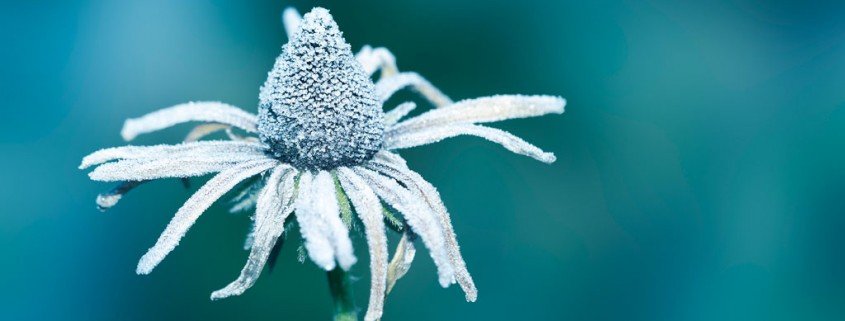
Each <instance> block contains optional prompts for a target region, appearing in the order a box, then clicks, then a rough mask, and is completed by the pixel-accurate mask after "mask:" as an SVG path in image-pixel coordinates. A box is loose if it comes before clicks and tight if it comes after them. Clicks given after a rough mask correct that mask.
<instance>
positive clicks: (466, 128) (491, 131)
mask: <svg viewBox="0 0 845 321" xmlns="http://www.w3.org/2000/svg"><path fill="white" fill-rule="evenodd" d="M460 135H472V136H478V137H481V138H484V139H487V140H489V141H491V142H494V143H497V144H499V145H502V147H504V148H506V149H507V150H509V151H511V152H514V153H517V154H520V155H525V156H528V157H531V158H534V159H536V160H539V161H541V162H544V163H554V161H555V159H556V158H555V155H554V154H552V153H547V152H544V151H543V150H541V149H539V148H537V147H536V146H534V145H531V144H529V143H528V142H526V141H524V140H522V139H520V138H519V137H516V136H514V135H511V134H509V133H508V132H505V131H502V130H499V129H495V128H490V127H484V126H481V125H450V126H441V127H434V128H430V129H425V130H420V131H415V132H409V133H402V134H396V135H388V136H387V137H385V141H384V145H385V148H386V149H401V148H409V147H416V146H421V145H427V144H431V143H436V142H439V141H441V140H444V139H446V138H450V137H455V136H460Z"/></svg>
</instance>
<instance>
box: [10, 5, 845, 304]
mask: <svg viewBox="0 0 845 321" xmlns="http://www.w3.org/2000/svg"><path fill="white" fill-rule="evenodd" d="M288 5H294V6H296V7H297V8H299V9H300V10H307V9H309V8H310V7H313V6H315V5H321V6H325V7H327V8H329V9H330V10H331V11H332V13H333V14H334V16H335V18H336V20H337V21H338V23H339V24H340V26H341V29H342V30H343V31H344V32H345V35H346V39H347V40H348V41H349V42H350V43H351V44H352V46H353V47H354V48H360V46H362V45H364V44H372V45H376V46H387V47H389V48H390V49H392V50H393V52H394V53H395V54H396V56H397V57H398V63H399V66H400V68H401V69H403V70H413V71H417V72H420V73H421V74H423V75H424V76H426V77H428V79H430V80H431V81H432V82H433V83H435V84H437V85H439V86H440V87H441V88H442V89H443V90H444V91H445V92H446V93H447V94H449V95H450V96H452V97H453V98H456V99H461V98H472V97H478V96H485V95H491V94H499V93H524V94H554V95H561V96H564V97H566V98H567V99H568V106H567V111H566V113H565V114H563V115H555V116H547V117H542V118H537V119H524V120H515V121H509V122H505V123H501V124H497V125H495V126H496V127H499V128H503V129H507V130H509V131H512V132H513V133H515V134H517V135H519V136H521V137H523V138H525V139H526V140H528V141H530V142H533V143H535V144H536V145H538V146H540V147H542V148H544V149H546V150H548V151H552V152H554V153H556V154H557V156H558V161H557V162H556V163H554V164H552V165H544V164H541V163H538V162H536V161H533V160H532V159H529V158H526V157H522V156H518V155H514V154H510V153H509V152H507V151H506V150H504V149H502V148H500V147H499V146H496V145H494V144H491V143H488V142H485V141H483V140H481V139H477V138H454V139H450V140H447V141H445V142H442V143H440V144H437V145H433V146H427V147H422V148H417V149H412V150H407V151H403V152H402V154H403V155H404V156H406V157H407V158H408V160H409V162H410V164H411V166H412V167H413V168H415V169H417V170H418V171H419V172H420V173H422V174H423V176H425V177H426V178H428V179H429V180H430V181H431V182H432V183H434V184H435V185H436V186H438V187H439V189H440V191H441V194H442V195H443V197H444V200H445V202H446V204H447V206H448V207H449V208H450V210H451V212H452V215H453V219H454V224H455V227H456V229H457V232H458V234H459V240H460V242H461V245H462V249H463V251H464V253H465V256H466V259H467V261H468V265H469V267H470V270H471V272H472V273H473V275H474V277H475V281H476V283H477V284H478V287H479V289H480V296H479V300H478V302H476V303H472V304H470V303H466V302H464V299H463V295H462V293H461V292H460V290H459V289H458V288H457V287H452V288H449V289H441V288H440V287H439V286H438V284H437V282H436V274H435V271H434V267H433V264H431V263H430V260H429V259H428V257H427V255H426V254H425V253H424V252H422V253H420V254H419V255H418V257H417V260H416V262H415V266H414V268H413V269H412V270H411V272H410V273H409V274H408V275H407V276H406V277H405V278H404V279H402V280H401V281H400V283H399V284H398V286H397V287H396V289H395V290H394V292H393V293H391V294H390V296H389V298H388V303H387V307H386V317H385V320H776V319H783V320H796V319H801V320H842V319H845V254H843V250H842V245H843V244H845V215H843V214H845V213H843V212H845V211H844V210H845V169H843V166H845V151H843V147H845V42H844V41H843V40H845V6H843V5H842V4H835V3H834V2H830V3H826V2H821V1H819V2H814V3H810V2H805V1H782V0H769V1H762V0H743V1H727V0H717V1H662V0H661V1H532V0H522V1H500V0H490V1H455V0H426V1H402V2H401V3H398V2H394V1H383V2H382V1H379V2H375V1H354V2H353V1H326V2H316V3H314V2H309V1H290V2H287V1H17V2H3V3H2V4H0V43H2V46H0V47H2V49H0V61H2V63H0V108H1V109H0V110H2V112H1V113H0V154H1V155H2V157H0V255H2V256H0V257H2V259H0V286H2V288H3V291H0V319H3V320H215V319H219V320H223V319H233V320H235V319H237V320H327V319H329V318H330V315H331V304H332V303H331V299H330V297H329V294H328V290H327V287H326V283H325V274H324V273H322V272H320V270H319V269H317V268H316V267H315V266H314V265H313V264H312V263H310V262H306V263H305V264H300V263H299V262H297V261H296V246H295V245H296V242H298V241H297V239H298V236H297V233H294V235H293V236H292V237H291V240H290V241H289V242H288V243H287V244H288V246H287V247H285V248H284V249H283V250H282V254H281V255H282V257H281V258H280V260H279V262H280V263H279V265H278V266H277V267H276V269H275V270H273V271H272V273H267V272H266V271H265V273H264V274H263V276H262V278H261V279H260V280H259V282H258V283H257V284H256V285H255V287H253V288H252V289H251V290H249V291H248V292H247V293H246V294H244V295H243V296H241V297H236V298H231V299H227V300H223V301H219V302H211V301H209V299H208V296H209V294H210V293H211V291H213V290H215V289H218V288H220V287H222V286H224V285H226V284H227V283H228V282H230V281H231V280H233V279H234V278H235V277H236V276H237V274H238V273H239V271H240V269H241V267H242V265H243V263H244V262H245V259H246V256H247V252H245V251H244V250H243V249H242V248H241V245H242V242H243V238H244V236H245V234H246V232H247V229H248V222H249V219H248V218H247V217H246V216H245V215H231V214H229V213H228V212H227V211H226V210H225V206H224V205H225V204H218V205H215V206H214V207H212V209H211V210H209V211H208V212H207V213H206V214H205V215H204V216H203V217H202V218H201V219H200V220H199V222H198V223H197V224H196V225H195V227H194V228H193V229H191V231H190V232H189V233H188V235H187V237H186V238H185V239H184V240H183V242H182V244H181V245H180V246H179V247H178V248H177V250H176V251H174V252H173V253H172V254H171V255H170V256H169V257H168V258H167V260H165V261H164V263H163V264H162V265H160V266H159V267H158V268H157V269H156V271H155V272H154V273H153V274H152V275H149V276H137V275H135V273H134V269H135V265H136V263H137V260H138V259H139V258H140V256H141V255H142V254H143V253H144V251H145V250H146V249H147V248H148V247H149V246H151V245H152V244H153V243H154V242H155V240H156V238H157V237H158V235H159V233H160V232H161V231H162V229H163V228H164V226H165V225H166V224H167V222H168V221H169V220H170V218H171V216H172V215H173V213H174V212H175V211H176V209H178V207H179V206H180V205H181V203H182V202H183V201H184V200H185V199H186V198H187V197H189V196H190V194H191V191H186V190H185V189H184V188H182V186H181V185H180V184H179V182H178V181H176V180H165V181H158V182H155V183H151V184H148V185H144V186H142V187H141V188H139V189H137V190H135V191H133V192H132V193H131V194H129V197H127V198H125V199H124V200H123V201H122V202H121V203H120V204H119V205H118V206H117V207H115V208H113V209H112V210H111V211H109V212H107V213H100V212H98V211H97V210H96V209H95V206H94V197H95V196H96V195H97V193H98V192H101V191H104V190H107V189H109V188H111V184H103V183H96V182H91V181H89V180H88V179H87V176H86V175H85V173H84V172H82V171H79V170H78V169H77V166H78V164H79V161H80V159H81V157H82V156H84V155H86V154H87V153H89V152H92V151H94V150H96V149H98V148H101V147H107V146H116V145H121V144H123V143H122V142H121V139H120V137H119V135H118V133H119V130H120V127H121V125H122V123H123V120H124V119H126V118H129V117H136V116H139V115H142V114H144V113H147V112H150V111H153V110H155V109H158V108H162V107H166V106H169V105H173V104H176V103H180V102H185V101H189V100H220V101H224V102H228V103H232V104H235V105H238V106H242V107H243V108H245V109H247V110H249V111H255V109H256V103H257V93H258V86H259V85H260V84H261V83H262V82H263V80H264V78H265V76H266V72H267V71H268V70H269V68H270V67H271V66H272V64H273V61H274V59H275V57H276V55H278V54H279V52H280V46H281V45H282V44H283V43H284V42H285V41H286V39H285V35H284V31H283V29H282V25H281V22H280V18H279V17H280V13H281V10H282V9H283V8H284V7H285V6H288ZM404 97H412V95H405V96H404ZM398 102H400V100H399V99H396V100H391V102H390V103H391V104H396V103H398ZM188 128H189V127H188V126H181V127H178V128H174V129H170V130H167V131H164V132H162V133H160V134H154V135H148V136H145V137H141V138H140V139H139V140H138V143H140V144H153V143H159V142H175V141H178V140H179V139H181V138H182V135H184V133H185V132H186V130H187V129H188ZM201 181H202V180H199V181H195V184H194V186H193V189H196V186H197V185H198V184H199V183H201ZM356 241H357V242H358V246H357V251H356V252H357V253H358V254H359V256H361V257H362V258H365V257H366V250H365V247H364V246H363V244H362V243H361V239H360V238H358V239H357V240H356ZM291 245H293V246H291ZM362 262H365V261H362ZM366 266H367V265H366V264H365V263H359V264H358V265H357V266H356V267H355V269H354V273H355V275H356V276H358V277H360V278H361V280H360V281H359V282H358V283H357V285H356V291H357V292H356V293H357V295H358V302H359V303H360V304H361V305H364V303H365V302H366V296H367V291H368V283H369V281H368V271H367V268H366Z"/></svg>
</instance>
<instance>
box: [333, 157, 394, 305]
mask: <svg viewBox="0 0 845 321" xmlns="http://www.w3.org/2000/svg"><path fill="white" fill-rule="evenodd" d="M337 174H338V179H339V180H340V184H341V186H343V190H344V191H345V192H346V195H347V196H349V200H350V201H351V202H352V205H353V206H355V212H357V213H358V217H360V218H361V222H362V223H364V231H365V233H366V234H367V245H368V247H369V250H370V275H371V281H370V303H369V305H368V306H367V314H366V316H364V320H367V321H370V320H378V319H379V318H381V315H382V311H383V308H384V296H385V291H386V288H387V235H386V234H385V231H384V216H382V214H381V211H382V206H381V202H380V201H379V199H378V197H377V196H376V194H375V193H373V190H372V189H370V188H369V187H368V186H367V183H366V182H365V181H364V180H363V179H362V178H361V177H359V176H358V175H357V174H355V172H353V171H352V170H351V169H349V168H343V167H341V168H339V169H338V170H337Z"/></svg>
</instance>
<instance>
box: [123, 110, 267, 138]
mask: <svg viewBox="0 0 845 321" xmlns="http://www.w3.org/2000/svg"><path fill="white" fill-rule="evenodd" d="M190 121H202V122H214V123H221V124H226V125H231V126H234V127H237V128H240V129H243V130H245V131H247V132H251V133H255V132H256V116H255V115H252V114H250V113H248V112H245V111H243V110H241V109H239V108H237V107H234V106H232V105H227V104H224V103H220V102H190V103H185V104H179V105H176V106H173V107H168V108H165V109H161V110H158V111H154V112H152V113H149V114H146V115H144V116H141V117H139V118H134V119H128V120H126V123H124V124H123V130H122V131H121V132H120V135H121V136H123V139H125V140H127V141H129V140H132V139H135V137H138V135H141V134H146V133H149V132H154V131H157V130H162V129H165V128H168V127H171V126H174V125H177V124H181V123H186V122H190Z"/></svg>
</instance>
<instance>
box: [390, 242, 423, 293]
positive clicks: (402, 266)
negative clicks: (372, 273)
mask: <svg viewBox="0 0 845 321" xmlns="http://www.w3.org/2000/svg"><path fill="white" fill-rule="evenodd" d="M411 235H413V233H411V232H409V231H406V232H405V233H402V238H401V239H399V244H398V245H396V252H395V253H393V258H392V259H391V260H390V264H389V265H388V266H387V293H390V290H392V289H393V286H394V285H396V281H399V279H401V278H402V277H403V276H405V273H408V270H409V269H411V263H413V262H414V256H415V255H416V254H417V249H416V248H414V241H413V240H411Z"/></svg>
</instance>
